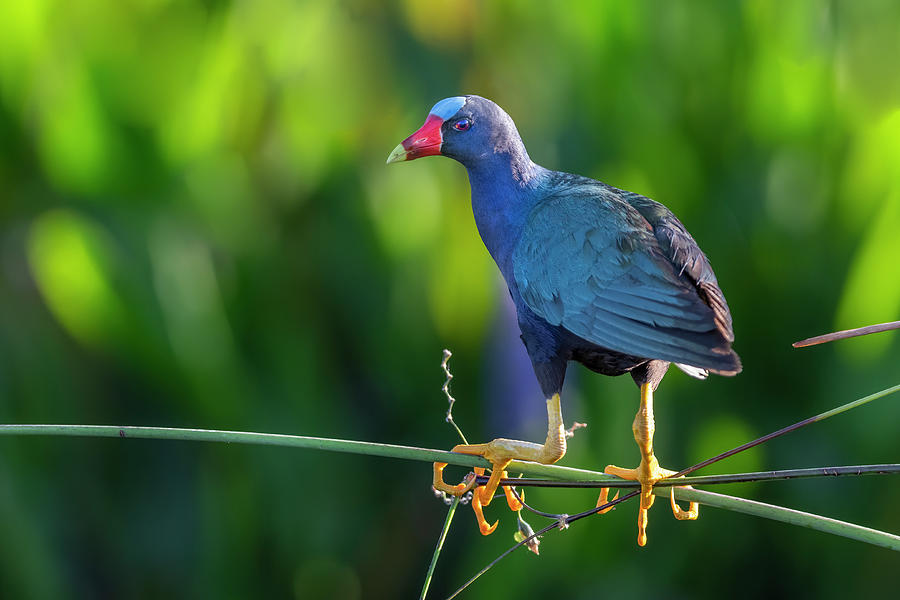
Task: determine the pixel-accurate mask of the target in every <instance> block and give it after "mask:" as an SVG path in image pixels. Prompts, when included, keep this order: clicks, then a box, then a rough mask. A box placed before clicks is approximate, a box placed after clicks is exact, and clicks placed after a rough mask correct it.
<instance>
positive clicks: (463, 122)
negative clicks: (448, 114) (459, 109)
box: [453, 119, 472, 131]
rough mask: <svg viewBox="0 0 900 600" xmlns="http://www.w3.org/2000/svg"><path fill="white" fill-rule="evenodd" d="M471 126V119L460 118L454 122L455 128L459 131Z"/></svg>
mask: <svg viewBox="0 0 900 600" xmlns="http://www.w3.org/2000/svg"><path fill="white" fill-rule="evenodd" d="M471 126H472V121H470V120H469V119H460V120H458V121H457V122H456V123H454V124H453V129H455V130H457V131H466V130H467V129H468V128H469V127H471Z"/></svg>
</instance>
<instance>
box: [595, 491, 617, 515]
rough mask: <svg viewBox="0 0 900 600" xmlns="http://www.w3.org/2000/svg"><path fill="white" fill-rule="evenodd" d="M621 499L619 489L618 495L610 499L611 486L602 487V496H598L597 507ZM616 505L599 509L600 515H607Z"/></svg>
mask: <svg viewBox="0 0 900 600" xmlns="http://www.w3.org/2000/svg"><path fill="white" fill-rule="evenodd" d="M618 499H619V491H618V490H616V495H615V496H613V498H612V500H610V499H609V488H600V497H599V498H597V508H600V507H601V506H603V505H604V504H609V503H610V502H615V501H616V500H618ZM615 508H616V507H615V506H607V507H606V508H604V509H601V510H598V511H597V514H598V515H605V514H606V513H608V512H609V511H611V510H613V509H615Z"/></svg>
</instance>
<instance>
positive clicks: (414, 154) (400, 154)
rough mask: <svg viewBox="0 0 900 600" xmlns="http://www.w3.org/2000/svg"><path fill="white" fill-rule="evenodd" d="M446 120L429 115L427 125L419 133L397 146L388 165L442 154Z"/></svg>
mask: <svg viewBox="0 0 900 600" xmlns="http://www.w3.org/2000/svg"><path fill="white" fill-rule="evenodd" d="M443 124H444V119H442V118H440V117H439V116H437V115H428V118H427V119H425V124H424V125H422V126H421V127H420V128H419V130H418V131H416V132H415V133H414V134H412V135H411V136H409V137H408V138H406V139H405V140H403V141H402V142H400V143H399V144H397V147H396V148H394V150H393V151H392V152H391V154H390V156H388V159H387V163H388V164H391V163H393V162H400V161H403V160H415V159H417V158H421V157H423V156H435V155H437V154H440V153H441V144H442V143H443V141H444V140H443V138H441V125H443Z"/></svg>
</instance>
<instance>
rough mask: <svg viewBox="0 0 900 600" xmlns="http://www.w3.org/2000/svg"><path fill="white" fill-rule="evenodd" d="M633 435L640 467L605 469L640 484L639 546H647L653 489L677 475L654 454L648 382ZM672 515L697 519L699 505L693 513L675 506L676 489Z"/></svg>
mask: <svg viewBox="0 0 900 600" xmlns="http://www.w3.org/2000/svg"><path fill="white" fill-rule="evenodd" d="M631 430H632V431H633V432H634V441H635V442H637V445H638V449H639V450H640V451H641V464H640V465H638V467H637V468H636V469H622V468H621V467H616V466H613V465H609V466H607V467H606V469H604V472H605V473H607V474H608V475H616V476H617V477H621V478H622V479H628V480H632V481H640V482H641V508H640V512H639V513H638V545H639V546H643V545H645V544H646V543H647V510H648V509H649V508H650V507H651V506H653V486H654V484H656V482H657V481H659V480H660V479H665V478H666V477H669V476H671V475H674V474H675V471H670V470H668V469H663V468H661V467H660V466H659V462H658V461H657V460H656V456H655V455H654V454H653V433H654V431H655V430H656V424H655V422H654V420H653V387H652V386H651V385H650V384H649V383H644V384H642V385H641V406H640V408H639V409H638V412H637V415H635V417H634V423H633V424H632V426H631ZM671 499H672V512H673V513H674V514H675V518H676V519H679V520H687V519H691V520H693V519H696V518H697V516H698V514H699V509H698V507H697V505H696V503H691V508H690V510H682V509H681V508H679V507H678V505H677V504H676V503H675V490H674V489H673V490H672V492H671Z"/></svg>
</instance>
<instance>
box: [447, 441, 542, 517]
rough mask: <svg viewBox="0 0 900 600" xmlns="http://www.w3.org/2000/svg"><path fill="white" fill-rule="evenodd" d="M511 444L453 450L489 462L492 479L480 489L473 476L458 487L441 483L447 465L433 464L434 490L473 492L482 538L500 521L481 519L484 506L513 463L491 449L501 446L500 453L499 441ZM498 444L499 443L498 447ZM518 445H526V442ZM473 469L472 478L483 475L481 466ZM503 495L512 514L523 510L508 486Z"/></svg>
mask: <svg viewBox="0 0 900 600" xmlns="http://www.w3.org/2000/svg"><path fill="white" fill-rule="evenodd" d="M511 441H514V440H503V439H500V440H494V441H493V442H489V443H487V444H460V445H459V446H456V447H454V448H453V452H459V453H461V454H474V455H478V456H483V457H485V458H486V459H487V460H489V461H491V476H490V478H489V479H488V482H487V483H486V484H484V485H481V486H477V487H476V486H475V477H472V478H471V480H470V481H468V482H466V481H464V482H462V483H459V484H457V485H449V484H447V483H445V482H444V477H443V471H444V467H446V466H447V463H434V479H433V481H432V485H433V486H434V489H436V490H440V491H442V492H446V493H448V494H451V495H453V496H462V495H463V494H465V493H466V492H468V491H469V490H472V510H473V511H474V512H475V520H476V521H477V522H478V530H479V531H480V532H481V535H490V534H492V533H493V532H494V530H495V529H496V528H497V523H499V521H494V524H493V525H491V524H490V523H488V522H487V520H486V519H485V518H484V511H483V507H485V506H487V505H488V504H490V503H491V501H492V500H493V499H494V493H495V492H496V491H497V488H498V487H499V486H500V480H501V479H505V478H506V477H507V474H506V470H505V469H506V467H507V465H509V463H511V462H512V458H510V457H502V455H503V452H502V451H500V452H498V450H497V448H495V447H494V446H495V445H500V446H501V450H502V442H511ZM498 442H500V443H501V444H497V443H498ZM520 443H522V444H526V443H527V442H520ZM472 470H473V471H474V472H475V475H484V467H475V468H474V469H472ZM503 493H504V494H505V495H506V503H507V505H509V509H510V510H512V511H514V512H517V511H520V510H522V503H521V502H519V499H518V498H517V497H516V495H515V493H513V490H512V488H511V487H510V486H503Z"/></svg>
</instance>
